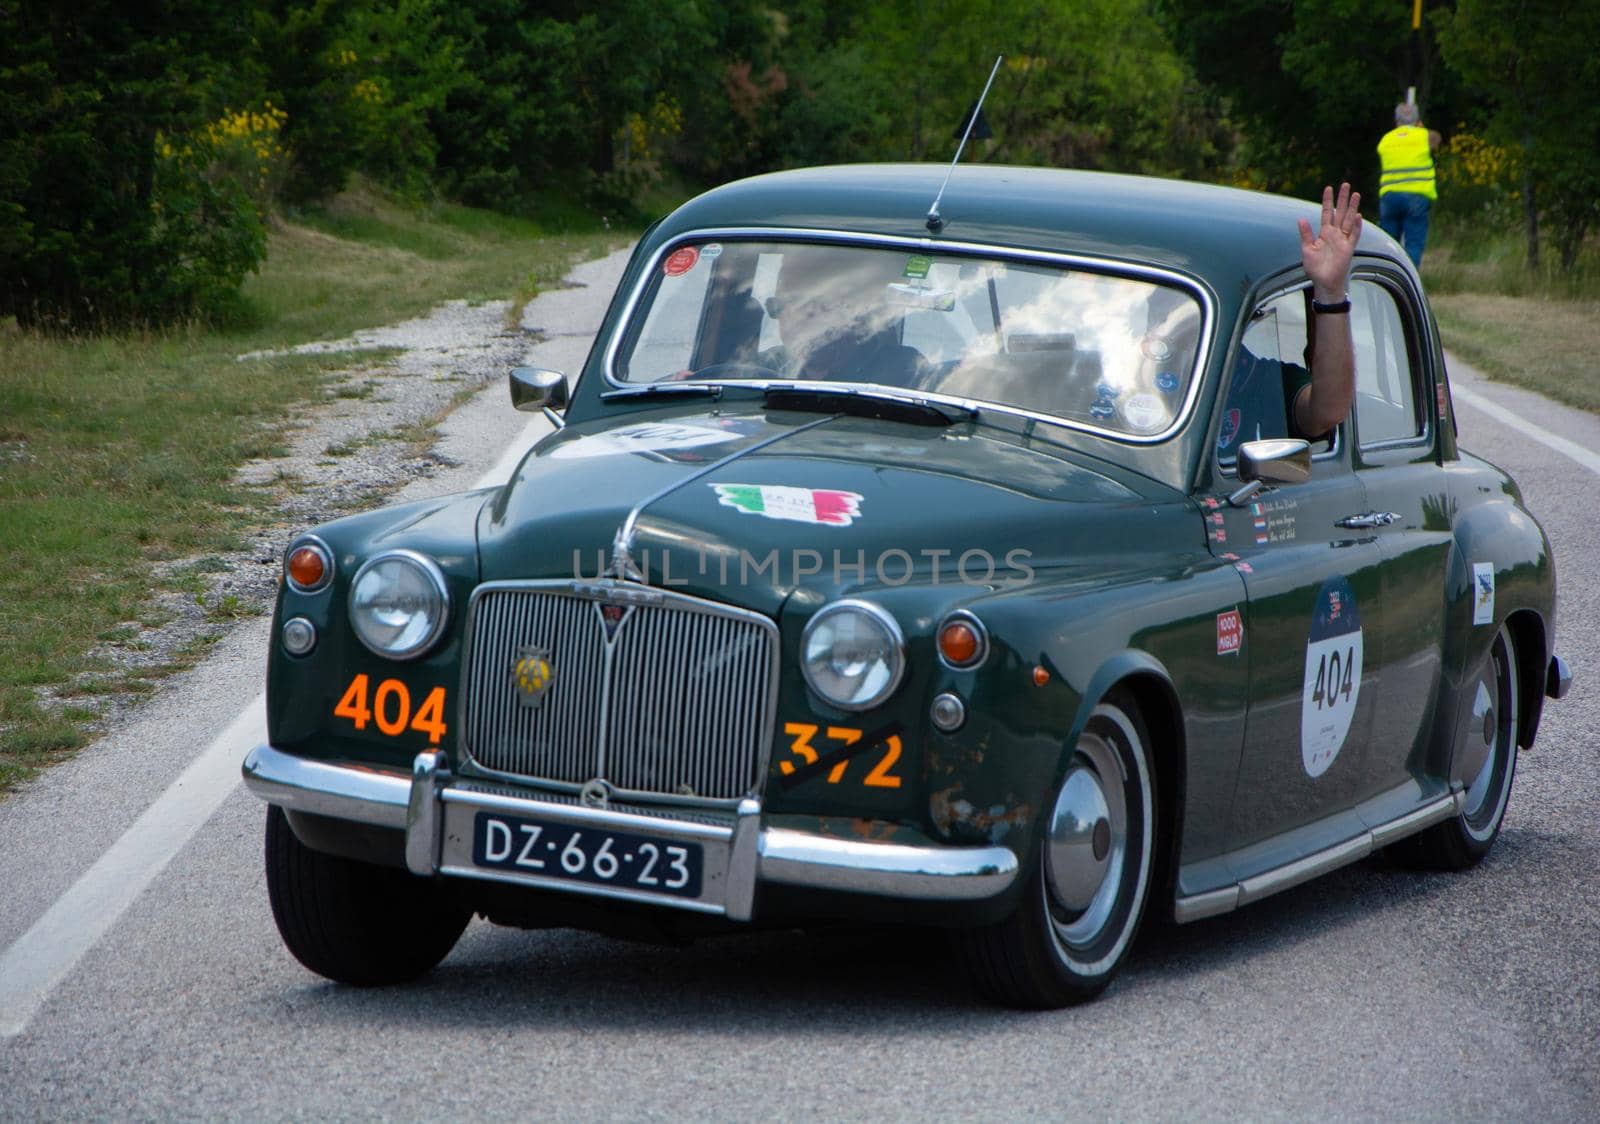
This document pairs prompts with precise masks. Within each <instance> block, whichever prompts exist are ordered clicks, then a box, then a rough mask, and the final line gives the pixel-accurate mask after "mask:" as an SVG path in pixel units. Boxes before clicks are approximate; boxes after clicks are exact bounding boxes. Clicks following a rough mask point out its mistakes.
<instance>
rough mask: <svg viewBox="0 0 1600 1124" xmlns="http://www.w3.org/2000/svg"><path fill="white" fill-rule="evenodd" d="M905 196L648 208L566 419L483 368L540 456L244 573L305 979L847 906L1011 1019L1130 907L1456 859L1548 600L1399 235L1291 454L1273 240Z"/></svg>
mask: <svg viewBox="0 0 1600 1124" xmlns="http://www.w3.org/2000/svg"><path fill="white" fill-rule="evenodd" d="M944 171H945V170H944V169H943V168H935V167H930V166H859V167H841V168H826V169H815V170H807V171H799V172H792V173H784V174H779V175H772V176H765V177H761V178H758V179H753V180H748V181H744V182H741V183H735V184H731V185H729V186H726V187H722V188H719V189H717V190H715V191H712V192H710V193H708V194H706V195H703V196H701V197H699V198H697V199H695V200H693V201H691V202H689V203H687V204H685V205H684V206H683V207H681V208H680V209H679V210H677V211H676V212H675V213H674V214H672V215H671V216H670V217H668V218H667V219H665V220H664V221H662V222H661V223H659V224H658V225H656V226H655V227H654V228H652V229H651V230H650V231H649V232H648V233H647V234H646V235H645V237H644V238H643V240H642V241H641V242H640V244H639V246H638V248H637V250H636V251H635V253H634V255H633V259H632V261H631V263H630V264H629V266H628V269H627V272H626V274H625V276H624V278H623V281H622V284H621V286H620V288H619V290H618V292H617V294H616V296H615V298H614V300H613V302H612V305H611V308H610V311H609V313H608V314H607V316H606V319H605V323H604V325H603V327H602V328H601V331H600V334H599V336H598V338H597V341H596V343H595V345H594V348H593V350H592V351H591V353H590V355H589V358H588V361H587V362H586V364H585V365H584V369H583V371H582V372H581V375H580V377H579V378H578V379H577V381H576V383H575V385H574V386H573V387H572V388H571V390H570V392H569V389H568V383H567V381H566V379H565V378H564V377H563V376H561V375H558V374H556V373H553V372H548V371H537V370H528V369H519V370H517V371H514V372H512V374H511V396H512V399H513V401H514V402H515V403H516V405H517V406H518V407H519V408H523V409H532V410H540V409H543V410H544V411H546V412H547V413H548V414H549V415H550V417H551V418H552V420H554V421H555V423H556V425H557V427H558V429H557V432H555V433H552V434H551V435H550V436H548V437H547V438H545V439H544V440H543V441H541V442H540V443H539V444H538V445H537V446H535V448H534V449H533V450H532V452H531V453H530V454H529V455H528V456H527V457H526V458H525V459H524V460H523V461H522V462H521V464H520V466H519V467H518V468H517V469H516V471H515V473H514V474H513V476H512V479H511V480H510V482H509V483H508V484H506V485H505V486H504V487H495V488H489V489H486V490H482V491H477V492H469V493H466V494H463V495H456V496H450V497H446V498H443V499H438V500H432V501H428V502H424V503H413V504H407V505H404V506H400V507H393V508H389V509H386V510H381V511H374V512H369V513H365V514H361V515H356V516H352V517H350V518H346V519H341V520H338V521H336V522H333V523H329V524H327V525H326V526H323V527H319V528H317V529H316V530H314V531H312V532H310V533H308V534H305V535H303V536H301V537H300V538H298V539H296V540H295V541H294V542H293V543H292V544H291V545H290V547H289V549H288V551H287V552H286V555H285V577H284V583H283V588H282V592H281V595H280V597H279V600H278V605H277V612H276V616H275V618H274V627H273V637H274V640H273V647H272V652H271V656H270V662H269V666H268V721H269V738H270V742H269V744H267V745H263V746H260V747H258V748H257V749H256V750H254V751H253V752H252V753H251V754H250V756H249V758H248V759H247V760H246V762H245V765H244V773H245V777H246V780H247V781H248V783H249V785H250V787H251V788H252V789H253V790H254V791H255V792H256V793H257V794H258V795H259V796H261V797H262V798H263V799H264V800H266V801H267V802H268V803H269V804H270V805H271V807H270V809H269V811H268V819H267V832H266V834H267V845H266V846H267V852H266V861H267V875H268V887H269V890H270V893H271V899H272V907H273V913H274V916H275V917H276V919H277V923H278V927H279V929H280V931H281V933H282V935H283V938H284V940H285V941H286V943H287V944H288V946H289V949H290V951H292V952H293V953H294V955H295V956H297V957H298V958H299V959H300V960H301V961H302V962H304V963H305V964H306V965H307V966H308V967H310V968H311V969H312V970H314V971H316V972H319V973H322V974H323V975H325V976H328V977H331V978H333V979H335V980H342V981H346V982H349V983H353V984H379V983H388V982H395V981H400V980H404V979H408V978H411V977H414V976H416V975H418V974H420V973H422V972H425V971H427V970H428V969H429V968H431V967H432V966H433V965H435V964H436V963H438V962H439V960H440V959H442V958H443V957H444V956H445V955H446V954H447V953H448V952H449V950H450V949H451V947H452V946H453V944H454V942H455V941H456V939H457V937H458V936H459V935H460V933H461V931H462V929H463V927H464V925H465V924H466V922H467V920H468V919H469V917H470V916H471V915H472V914H473V913H478V914H481V915H483V916H484V917H486V918H488V919H489V920H491V921H494V922H497V923H502V924H508V925H517V926H525V927H529V928H542V927H554V926H574V927H581V928H589V929H595V930H602V931H607V932H616V933H624V934H633V935H639V936H645V937H652V936H653V937H669V938H674V939H681V938H684V937H692V936H696V935H700V934H710V933H717V932H726V931H728V930H730V929H733V928H738V927H747V926H756V925H763V926H765V925H776V926H794V925H808V924H815V923H823V922H828V921H833V920H841V919H851V920H854V919H869V920H870V919H886V920H892V921H895V922H913V923H923V924H927V925H929V926H937V927H941V928H945V929H948V930H950V931H951V932H952V934H953V936H954V941H953V943H954V945H955V947H956V949H957V950H958V952H959V954H960V956H961V958H962V959H964V960H965V961H966V963H967V964H968V966H969V967H970V968H971V970H972V973H973V976H974V978H975V980H976V981H977V983H978V985H979V987H980V988H981V989H982V990H983V991H984V992H985V993H986V994H988V995H990V996H992V997H994V998H996V999H998V1000H1000V1001H1003V1002H1008V1003H1014V1004H1021V1005H1029V1006H1056V1005H1061V1004H1064V1003H1070V1002H1074V1001H1076V1000H1080V999H1083V998H1087V997H1089V996H1091V995H1094V994H1095V993H1097V992H1098V991H1099V990H1101V989H1102V988H1103V987H1104V986H1105V985H1106V984H1107V983H1108V982H1109V981H1110V979H1111V977H1112V976H1113V975H1114V973H1115V972H1116V971H1117V969H1118V967H1119V966H1120V965H1121V963H1122V962H1123V960H1124V959H1125V957H1126V955H1127V952H1128V949H1129V946H1130V944H1131V943H1132V941H1133V939H1134V936H1135V933H1136V932H1137V930H1138V928H1139V925H1140V922H1141V919H1142V918H1143V917H1144V916H1145V914H1146V913H1147V912H1149V911H1151V910H1159V911H1160V912H1161V913H1162V914H1166V915H1171V916H1172V917H1174V918H1175V919H1176V920H1177V921H1180V922H1187V921H1194V920H1196V919H1199V918H1204V917H1209V916H1212V915H1214V914H1220V913H1224V912H1227V911H1229V910H1232V909H1236V908H1238V907H1240V906H1243V905H1247V904H1249V903H1251V902H1254V901H1257V900H1258V899H1260V898H1262V897H1265V896H1267V895H1269V894H1272V893H1274V892H1276V891H1278V890H1282V889H1284V888H1286V887H1289V886H1293V885H1295V884H1297V883H1300V882H1303V881H1305V880H1307V879H1309V878H1312V877H1314V876H1316V875H1318V874H1321V873H1323V872H1325V871H1328V870H1331V869H1333V868H1335V867H1338V866H1341V865H1343V864H1346V863H1349V862H1352V861H1354V860H1357V859H1359V858H1361V857H1362V856H1365V855H1368V854H1370V853H1372V852H1374V851H1376V850H1378V849H1379V848H1387V849H1388V850H1390V851H1391V852H1392V853H1395V854H1398V855H1400V856H1401V857H1402V858H1404V859H1405V860H1407V861H1410V862H1413V863H1417V864H1420V865H1426V866H1434V867H1443V868H1460V867H1465V866H1468V865H1470V864H1472V863H1474V862H1476V861H1477V860H1478V859H1480V858H1481V857H1482V856H1483V855H1484V854H1485V853H1486V852H1487V851H1488V849H1489V848H1490V846H1491V845H1492V844H1493V843H1494V840H1495V837H1496V835H1497V834H1498V832H1499V829H1500V823H1501V818H1502V816H1503V814H1504V811H1505V808H1506V802H1507V799H1508V797H1509V795H1510V791H1511V782H1512V775H1513V773H1514V771H1515V766H1516V757H1517V747H1518V746H1519V745H1520V746H1528V745H1531V744H1532V743H1533V740H1534V735H1535V733H1536V732H1537V729H1538V725H1539V717H1540V712H1541V709H1542V706H1543V701H1544V699H1545V698H1546V697H1547V696H1548V697H1556V698H1559V697H1560V696H1561V695H1562V694H1563V693H1565V691H1566V688H1567V685H1568V684H1569V682H1570V675H1569V674H1568V672H1567V669H1566V667H1565V665H1564V664H1563V663H1562V662H1561V661H1560V660H1559V659H1557V658H1556V657H1555V655H1554V633H1553V630H1554V623H1555V571H1554V566H1553V562H1552V559H1551V556H1550V547H1549V543H1548V542H1547V540H1546V538H1545V536H1544V534H1543V532H1542V531H1541V530H1540V528H1539V525H1538V524H1537V523H1536V522H1535V521H1534V519H1533V518H1532V516H1530V515H1529V513H1528V511H1527V510H1526V508H1525V507H1524V506H1523V504H1522V501H1521V497H1520V495H1519V493H1518V490H1517V487H1516V484H1515V483H1514V482H1513V481H1512V480H1511V479H1510V478H1509V477H1507V476H1506V475H1505V474H1504V473H1503V472H1501V471H1500V470H1498V469H1496V468H1495V467H1494V466H1492V465H1489V464H1486V463H1485V462H1483V461H1481V460H1479V459H1477V458H1475V457H1472V456H1470V455H1467V454H1465V453H1463V452H1461V451H1460V450H1459V449H1458V448H1457V445H1456V437H1455V432H1454V423H1453V419H1452V414H1451V406H1450V395H1449V389H1448V385H1447V383H1446V378H1445V368H1444V363H1443V357H1442V353H1441V350H1440V345H1439V333H1438V329H1437V327H1436V326H1435V324H1434V321H1433V318H1432V316H1431V315H1430V314H1429V312H1428V307H1427V304H1426V302H1425V301H1424V299H1423V296H1422V292H1421V289H1420V286H1419V283H1418V280H1417V276H1416V273H1415V271H1414V270H1413V269H1412V268H1411V266H1410V265H1409V264H1408V262H1407V260H1406V258H1405V255H1404V254H1403V253H1401V252H1400V249H1399V247H1398V246H1396V245H1395V244H1394V243H1393V242H1391V241H1390V240H1389V239H1388V238H1387V237H1385V236H1384V235H1383V234H1382V233H1381V232H1378V231H1377V230H1376V229H1375V228H1368V230H1367V231H1366V233H1364V234H1363V236H1362V238H1361V241H1360V243H1359V245H1358V248H1357V255H1356V259H1355V266H1354V272H1353V274H1352V282H1351V288H1350V300H1351V303H1352V310H1351V315H1352V327H1353V330H1354V335H1355V341H1356V356H1357V358H1356V365H1357V388H1356V389H1357V393H1356V404H1355V408H1354V411H1353V414H1352V416H1350V417H1349V418H1348V419H1347V420H1346V421H1345V422H1344V423H1343V424H1341V425H1340V426H1339V427H1338V428H1337V430H1336V431H1335V432H1334V433H1333V434H1332V435H1330V436H1329V437H1327V438H1325V439H1321V440H1318V441H1316V442H1307V441H1304V440H1297V439H1293V438H1290V437H1289V436H1288V435H1287V434H1288V428H1287V422H1286V414H1285V403H1284V391H1283V386H1284V383H1285V380H1286V379H1289V380H1292V379H1293V376H1294V372H1295V371H1296V370H1297V369H1298V368H1299V365H1300V364H1301V363H1303V362H1304V356H1305V351H1306V336H1307V332H1306V325H1307V315H1308V313H1307V309H1308V304H1309V289H1308V283H1307V278H1306V276H1305V274H1304V272H1303V270H1302V268H1301V265H1300V256H1299V240H1298V236H1297V233H1296V226H1295V224H1296V220H1297V219H1299V218H1301V217H1306V218H1310V219H1312V221H1313V222H1315V215H1316V208H1315V207H1314V206H1313V205H1311V204H1307V203H1302V202H1297V201H1294V200H1289V199H1283V198H1276V197H1271V196H1265V195H1259V194H1254V193H1247V192H1241V191H1235V190H1230V189H1224V188H1217V187H1207V186H1196V185H1191V184H1182V183H1174V182H1166V181H1160V180H1154V179H1144V178H1138V177H1119V176H1109V175H1096V174H1083V173H1070V172H1060V171H1045V170H1037V169H1008V168H976V167H963V168H960V169H959V170H958V171H957V172H956V174H955V176H954V178H953V180H952V182H951V183H950V185H949V188H948V191H947V192H946V193H945V195H944V199H943V205H942V210H941V213H940V215H939V216H937V217H933V216H930V215H929V213H928V205H929V203H930V201H932V200H933V198H934V196H935V194H936V192H937V191H938V190H939V187H940V180H941V178H942V177H943V175H944Z"/></svg>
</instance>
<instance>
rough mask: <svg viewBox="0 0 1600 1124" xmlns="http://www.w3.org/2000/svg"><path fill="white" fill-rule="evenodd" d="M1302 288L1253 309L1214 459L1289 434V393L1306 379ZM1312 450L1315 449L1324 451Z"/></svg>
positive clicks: (1231, 381) (1237, 357)
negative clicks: (1247, 445) (1246, 446)
mask: <svg viewBox="0 0 1600 1124" xmlns="http://www.w3.org/2000/svg"><path fill="white" fill-rule="evenodd" d="M1305 351H1306V314H1305V296H1304V292H1303V290H1300V289H1296V290H1294V291H1292V292H1288V293H1283V294H1281V295H1280V296H1277V297H1274V298H1273V299H1272V300H1270V301H1268V302H1266V303H1265V304H1263V305H1262V306H1261V307H1260V308H1258V309H1256V311H1255V314H1254V315H1253V316H1252V317H1251V319H1250V324H1249V326H1248V327H1246V328H1245V333H1244V338H1243V339H1242V340H1240V342H1239V350H1238V352H1237V353H1236V354H1235V356H1234V361H1233V371H1232V374H1231V376H1230V379H1229V383H1228V398H1227V401H1226V402H1225V403H1224V406H1223V413H1222V425H1221V427H1220V428H1219V430H1218V432H1217V459H1218V460H1219V461H1220V462H1221V463H1223V464H1225V465H1226V464H1232V463H1233V461H1234V459H1235V458H1236V457H1237V456H1238V452H1239V446H1240V445H1242V444H1244V443H1245V442H1246V441H1259V440H1260V439H1262V438H1264V437H1287V436H1289V435H1290V434H1291V433H1292V432H1293V426H1292V425H1291V424H1290V418H1289V409H1290V405H1289V403H1290V401H1291V400H1292V397H1293V394H1294V393H1295V392H1296V391H1297V390H1298V388H1299V387H1300V385H1301V384H1302V383H1303V382H1304V381H1305V379H1306V378H1307V377H1308V375H1307V372H1306V369H1305V367H1304V366H1303V364H1304V363H1305V362H1306V359H1305ZM1325 447H1326V446H1322V447H1315V446H1314V449H1315V451H1318V452H1320V451H1322V448H1325Z"/></svg>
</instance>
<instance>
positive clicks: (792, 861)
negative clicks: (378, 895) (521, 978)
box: [243, 745, 1018, 921]
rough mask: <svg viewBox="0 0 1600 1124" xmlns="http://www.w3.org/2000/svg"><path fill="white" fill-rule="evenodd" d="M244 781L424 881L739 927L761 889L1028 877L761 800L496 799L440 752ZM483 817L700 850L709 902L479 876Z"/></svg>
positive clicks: (281, 771)
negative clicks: (395, 764) (837, 826)
mask: <svg viewBox="0 0 1600 1124" xmlns="http://www.w3.org/2000/svg"><path fill="white" fill-rule="evenodd" d="M243 773H244V780H245V783H246V785H248V786H249V788H250V791H252V792H254V793H255V794H256V795H257V796H259V797H260V798H261V799H263V800H265V801H266V802H267V803H269V804H277V805H279V806H281V807H283V808H286V809H288V810H291V811H297V812H308V813H313V814H316V815H321V816H329V817H332V818H334V819H341V820H348V821H351V822H354V823H362V824H372V825H375V826H378V827H387V828H394V829H396V830H400V831H404V832H405V833H406V865H407V866H408V867H409V868H410V869H411V870H412V871H413V872H414V873H417V874H421V875H434V874H442V875H448V876H455V877H463V878H479V879H485V880H488V881H498V882H512V883H515V884H519V885H527V886H533V887H537V888H539V889H550V890H559V891H566V892H570V893H577V894H584V895H588V896H598V897H607V898H618V899H623V900H628V901H644V902H649V903H651V904H659V905H664V906H670V907H674V908H679V909H689V910H696V911H699V912H703V913H715V914H720V915H723V916H726V917H728V918H729V919H731V920H734V921H748V920H749V919H750V917H751V915H752V913H753V912H754V903H755V890H756V886H757V884H758V883H761V882H770V883H780V884H783V885H787V886H803V887H809V888H813V889H820V890H832V891H842V892H846V893H858V894H870V895H873V896H876V897H880V898H896V899H915V900H920V901H949V902H959V901H981V900H984V899H987V898H992V897H994V896H995V895H997V894H1000V893H1002V892H1004V891H1005V890H1006V889H1007V887H1009V886H1010V885H1011V884H1012V882H1013V881H1015V880H1016V877H1017V871H1018V864H1017V857H1016V855H1014V854H1013V853H1012V852H1011V851H1010V850H1009V849H1007V848H1005V847H999V846H989V847H945V846H937V845H927V846H913V845H907V844H903V843H882V842H868V841H865V840H857V839H841V838H838V837H835V836H830V835H821V834H817V833H813V832H806V831H795V830H792V829H789V828H780V827H763V826H762V825H761V805H760V802H759V801H757V800H753V799H746V800H744V801H742V802H741V803H740V805H739V807H738V809H737V811H736V812H735V813H734V815H733V816H731V817H729V819H728V822H726V823H723V822H711V821H709V820H707V821H706V822H701V821H700V820H698V819H694V818H678V817H674V816H672V815H670V814H663V815H657V814H649V815H646V814H641V813H637V812H631V811H623V810H619V809H615V808H590V807H584V806H581V805H575V804H565V803H558V802H556V801H546V800H540V799H537V798H533V797H529V796H526V795H509V794H508V793H507V792H506V790H505V789H504V788H503V787H501V786H496V787H495V788H494V789H490V788H487V787H483V786H476V785H473V784H471V783H470V782H465V781H461V780H459V779H457V778H453V777H451V776H450V774H449V773H448V772H446V771H445V769H444V755H443V754H440V753H431V752H424V753H419V754H418V755H417V758H416V761H415V763H414V765H413V768H412V773H411V776H410V777H406V776H403V775H401V774H398V773H391V772H385V771H382V770H379V769H374V768H370V767H363V766H359V765H351V764H334V763H330V762H325V761H313V760H309V759H307V758H303V757H297V756H295V755H294V754H291V753H285V752H284V751H282V750H280V749H274V748H273V747H272V746H270V745H261V746H257V747H256V748H255V749H253V750H251V751H250V753H249V755H248V756H247V757H246V758H245V760H244V766H243ZM480 811H488V812H500V813H504V814H507V815H514V816H524V817H528V818H534V819H539V820H546V821H554V822H558V823H562V824H568V825H572V826H587V827H590V828H592V829H594V830H596V831H604V830H607V829H610V830H615V831H635V832H643V833H648V834H651V835H654V836H660V837H665V838H668V839H683V840H686V841H693V842H695V843H699V844H701V845H702V846H703V847H704V848H705V853H706V872H705V889H704V892H703V893H702V894H701V895H700V897H698V898H695V899H692V900H690V899H684V898H677V897H670V896H667V895H665V894H661V895H657V894H649V893H644V892H641V891H638V890H625V889H610V888H608V887H604V886H595V885H593V884H590V883H583V882H571V881H566V880H562V879H552V878H543V877H540V876H537V875H525V874H521V873H508V872H504V871H500V870H490V869H487V868H484V867H480V866H477V865H475V864H474V863H473V860H472V842H471V839H472V833H471V828H470V822H471V819H472V817H473V815H475V814H476V813H477V812H480Z"/></svg>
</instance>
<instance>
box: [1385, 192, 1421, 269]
mask: <svg viewBox="0 0 1600 1124" xmlns="http://www.w3.org/2000/svg"><path fill="white" fill-rule="evenodd" d="M1432 203H1433V200H1431V199H1429V198H1428V197H1427V196H1426V195H1417V194H1416V193H1414V192H1410V191H1390V192H1386V193H1385V194H1383V195H1381V196H1379V198H1378V225H1379V226H1381V227H1383V232H1384V233H1385V234H1387V235H1388V236H1389V237H1390V238H1393V239H1394V240H1395V241H1396V242H1398V243H1400V245H1402V246H1404V247H1405V250H1406V256H1407V257H1408V258H1410V259H1411V264H1412V265H1416V266H1420V265H1421V264H1422V247H1423V244H1424V243H1426V242H1427V241H1428V211H1429V210H1430V209H1431V207H1432Z"/></svg>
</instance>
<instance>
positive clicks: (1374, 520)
mask: <svg viewBox="0 0 1600 1124" xmlns="http://www.w3.org/2000/svg"><path fill="white" fill-rule="evenodd" d="M1399 518H1400V513H1399V512H1398V511H1369V512H1367V513H1366V514H1365V515H1346V516H1345V517H1344V518H1343V519H1336V520H1334V523H1333V525H1334V526H1335V527H1344V528H1346V529H1347V530H1351V531H1356V530H1361V529H1363V528H1366V527H1387V526H1389V524H1391V523H1393V522H1394V521H1395V520H1396V519H1399Z"/></svg>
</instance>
